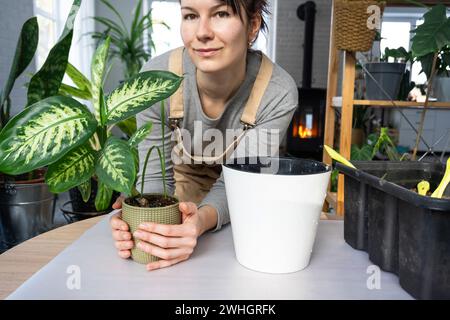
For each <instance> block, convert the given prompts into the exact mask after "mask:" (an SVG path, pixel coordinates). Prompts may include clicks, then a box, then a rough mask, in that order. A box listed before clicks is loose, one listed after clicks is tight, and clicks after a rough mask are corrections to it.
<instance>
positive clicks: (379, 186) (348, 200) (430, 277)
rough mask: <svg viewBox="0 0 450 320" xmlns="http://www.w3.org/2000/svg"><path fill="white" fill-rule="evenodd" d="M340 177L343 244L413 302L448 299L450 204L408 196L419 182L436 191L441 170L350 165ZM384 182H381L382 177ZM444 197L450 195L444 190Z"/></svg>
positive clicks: (431, 165) (403, 164) (383, 164)
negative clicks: (363, 254) (390, 276)
mask: <svg viewBox="0 0 450 320" xmlns="http://www.w3.org/2000/svg"><path fill="white" fill-rule="evenodd" d="M354 164H355V166H356V167H357V168H358V169H359V170H354V169H352V168H349V167H346V166H344V165H341V164H337V165H336V167H337V169H339V171H341V172H342V173H344V174H345V176H346V177H345V199H344V206H345V219H344V238H345V241H346V242H347V243H348V244H350V245H351V246H352V247H353V248H355V249H360V250H365V251H367V253H368V254H369V259H370V260H371V261H372V262H374V263H375V264H377V265H378V266H379V267H380V268H381V269H383V270H385V271H389V272H393V273H395V274H397V275H398V277H399V281H400V285H401V286H402V287H403V288H404V289H405V290H406V291H407V292H408V293H410V294H411V295H412V296H413V297H415V298H418V299H450V199H435V198H431V197H428V196H421V195H419V194H417V193H416V192H414V191H412V190H411V189H413V188H414V187H416V186H417V183H419V182H420V181H421V180H427V181H429V182H430V185H431V189H430V190H435V189H436V187H437V186H438V184H439V182H440V180H441V179H442V177H443V175H444V172H445V166H444V165H442V164H440V163H429V162H428V163H427V162H391V161H368V162H365V161H360V162H358V161H355V162H354ZM386 173H387V175H386V176H385V177H384V179H381V178H382V177H383V176H384V175H385V174H386ZM444 195H447V196H448V195H450V188H447V190H446V192H445V193H444Z"/></svg>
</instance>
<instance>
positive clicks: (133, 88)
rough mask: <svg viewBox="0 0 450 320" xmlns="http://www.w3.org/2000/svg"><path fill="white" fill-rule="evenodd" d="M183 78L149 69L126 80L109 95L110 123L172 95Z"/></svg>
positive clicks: (134, 113)
mask: <svg viewBox="0 0 450 320" xmlns="http://www.w3.org/2000/svg"><path fill="white" fill-rule="evenodd" d="M182 80H183V78H182V77H179V76H177V75H175V74H174V73H171V72H168V71H147V72H143V73H140V74H138V75H137V76H136V77H134V78H132V79H130V80H128V81H126V82H124V83H123V84H122V85H121V86H120V87H119V88H117V89H115V90H114V91H113V92H111V94H110V95H109V96H108V97H107V100H106V105H107V106H108V124H114V123H117V122H119V121H121V120H124V119H127V118H129V117H131V116H134V115H136V114H137V113H139V112H141V111H142V110H145V109H147V108H149V107H151V106H152V105H153V104H155V103H156V102H159V101H161V100H164V99H166V98H168V97H170V96H171V95H172V94H173V93H174V92H175V91H176V90H177V89H178V87H179V86H180V84H181V81H182Z"/></svg>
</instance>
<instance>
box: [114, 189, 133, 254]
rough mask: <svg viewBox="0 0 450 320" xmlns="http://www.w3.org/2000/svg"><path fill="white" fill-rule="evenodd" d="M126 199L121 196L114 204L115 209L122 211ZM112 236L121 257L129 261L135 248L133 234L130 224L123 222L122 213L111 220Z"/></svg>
mask: <svg viewBox="0 0 450 320" xmlns="http://www.w3.org/2000/svg"><path fill="white" fill-rule="evenodd" d="M123 200H124V197H122V196H120V197H119V198H117V200H116V202H114V204H113V206H112V207H113V209H121V208H122V201H123ZM110 224H111V229H112V236H113V239H114V241H115V243H114V244H115V246H116V248H117V250H118V253H119V256H120V257H121V258H124V259H128V258H129V257H130V256H131V249H132V248H133V246H134V243H133V241H132V240H131V233H130V231H129V230H130V229H129V227H128V224H127V223H126V222H125V221H123V220H122V212H119V213H116V214H115V215H113V216H112V217H111V220H110Z"/></svg>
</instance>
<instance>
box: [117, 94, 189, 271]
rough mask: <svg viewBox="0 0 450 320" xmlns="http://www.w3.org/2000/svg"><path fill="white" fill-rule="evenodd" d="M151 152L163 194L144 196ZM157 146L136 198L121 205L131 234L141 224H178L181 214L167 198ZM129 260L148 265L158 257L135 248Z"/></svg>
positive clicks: (162, 108)
mask: <svg viewBox="0 0 450 320" xmlns="http://www.w3.org/2000/svg"><path fill="white" fill-rule="evenodd" d="M164 119H165V112H164V102H162V103H161V137H162V138H161V140H162V150H164V149H165V147H164V129H165V126H166V125H165V120H164ZM153 150H156V151H157V152H158V157H159V161H160V165H161V171H162V182H163V190H164V191H163V194H144V185H145V173H146V171H147V164H148V160H149V158H150V155H151V153H152V151H153ZM162 150H161V149H160V148H159V147H158V146H157V145H154V146H152V147H150V148H149V150H148V151H147V155H146V157H145V160H144V167H143V169H142V182H141V188H140V191H139V193H138V194H137V195H136V196H133V197H128V198H126V199H125V200H124V201H123V203H122V219H123V220H124V221H125V222H126V223H127V224H128V225H129V227H130V231H131V234H133V233H134V232H135V231H136V230H138V229H139V225H140V224H141V223H142V222H155V223H162V224H180V223H181V213H180V210H179V201H178V199H177V198H175V197H172V196H169V195H168V194H167V188H166V168H165V156H164V152H163V151H162ZM131 258H132V259H133V260H134V261H136V262H138V263H144V264H145V263H149V262H152V261H157V260H159V258H158V257H156V256H153V255H151V254H148V253H146V252H144V251H142V250H140V249H139V248H137V247H134V248H133V249H132V250H131Z"/></svg>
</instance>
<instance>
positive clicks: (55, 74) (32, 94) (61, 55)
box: [27, 0, 81, 106]
mask: <svg viewBox="0 0 450 320" xmlns="http://www.w3.org/2000/svg"><path fill="white" fill-rule="evenodd" d="M80 5H81V0H74V1H73V4H72V7H71V9H70V13H69V15H68V17H67V20H66V24H65V27H64V30H63V33H62V35H61V37H60V38H59V40H58V42H57V43H56V44H55V46H54V47H53V48H52V49H51V50H50V52H49V54H48V56H47V59H46V60H45V62H44V65H43V66H42V68H41V69H40V70H39V71H38V72H37V73H36V74H35V75H34V76H33V77H32V78H31V80H30V83H29V85H28V92H27V97H28V103H27V105H28V106H30V105H31V104H34V103H35V102H37V101H39V100H42V99H44V98H47V97H51V96H54V95H56V94H58V91H59V87H60V86H61V82H62V79H63V77H64V73H65V72H66V68H67V60H68V57H69V51H70V46H71V44H72V37H73V25H74V22H75V17H76V15H77V12H78V9H79V8H80Z"/></svg>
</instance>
